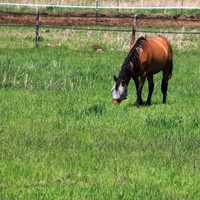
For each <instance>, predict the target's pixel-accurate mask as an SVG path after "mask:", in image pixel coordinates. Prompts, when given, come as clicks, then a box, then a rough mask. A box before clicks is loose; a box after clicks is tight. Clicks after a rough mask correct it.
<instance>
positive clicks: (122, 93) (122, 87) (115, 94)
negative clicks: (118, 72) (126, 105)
mask: <svg viewBox="0 0 200 200" xmlns="http://www.w3.org/2000/svg"><path fill="white" fill-rule="evenodd" d="M114 81H115V84H114V86H113V88H112V103H113V104H115V105H116V104H120V103H121V102H122V101H123V100H125V99H127V96H128V83H127V81H126V80H124V79H122V78H120V77H118V78H117V77H116V76H114Z"/></svg>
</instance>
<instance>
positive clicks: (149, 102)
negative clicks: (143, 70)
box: [146, 74, 154, 106]
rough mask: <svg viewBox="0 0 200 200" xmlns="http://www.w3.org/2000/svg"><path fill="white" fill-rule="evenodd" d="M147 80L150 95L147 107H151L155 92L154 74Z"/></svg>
mask: <svg viewBox="0 0 200 200" xmlns="http://www.w3.org/2000/svg"><path fill="white" fill-rule="evenodd" d="M147 80H148V88H149V94H148V97H147V102H146V105H147V106H150V105H151V97H152V94H153V90H154V82H153V74H150V75H148V76H147Z"/></svg>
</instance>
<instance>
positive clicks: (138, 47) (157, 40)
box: [112, 36, 173, 106]
mask: <svg viewBox="0 0 200 200" xmlns="http://www.w3.org/2000/svg"><path fill="white" fill-rule="evenodd" d="M172 70H173V52H172V47H171V45H170V43H169V42H168V40H167V39H166V38H165V37H163V36H157V37H140V38H139V39H138V40H137V41H136V42H135V44H134V45H133V46H132V48H131V50H130V51H129V54H128V56H127V57H126V59H125V61H124V63H123V65H122V67H121V70H120V72H119V76H118V77H116V76H114V80H115V85H114V87H113V89H112V98H113V104H119V103H120V102H121V101H122V100H124V99H126V98H127V96H128V84H129V81H130V80H131V78H132V79H133V80H134V82H135V86H136V90H137V100H136V105H137V106H140V105H142V104H143V100H142V88H143V85H144V82H145V79H147V80H148V89H149V94H148V98H147V101H146V105H151V96H152V93H153V90H154V81H153V75H154V74H156V73H158V72H160V71H162V72H163V79H162V84H161V90H162V93H163V103H166V97H167V87H168V80H169V79H170V78H171V76H172Z"/></svg>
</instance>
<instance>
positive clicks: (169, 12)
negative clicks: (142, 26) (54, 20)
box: [0, 6, 200, 15]
mask: <svg viewBox="0 0 200 200" xmlns="http://www.w3.org/2000/svg"><path fill="white" fill-rule="evenodd" d="M0 12H16V13H33V14H34V13H36V12H37V11H36V8H30V7H23V6H22V7H10V6H4V7H0ZM39 12H40V13H48V14H67V13H72V12H79V13H85V12H93V13H96V12H98V13H102V14H109V13H113V14H117V13H121V14H123V13H129V14H146V15H150V14H166V15H180V14H183V15H198V14H199V13H200V10H199V9H126V10H125V9H103V8H101V9H98V11H97V10H96V9H93V8H91V9H88V8H85V9H80V8H53V7H47V8H39Z"/></svg>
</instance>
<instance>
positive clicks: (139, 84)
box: [133, 76, 145, 106]
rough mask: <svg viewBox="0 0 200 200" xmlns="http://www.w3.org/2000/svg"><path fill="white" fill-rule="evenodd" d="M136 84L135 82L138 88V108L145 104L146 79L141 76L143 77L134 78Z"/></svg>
mask: <svg viewBox="0 0 200 200" xmlns="http://www.w3.org/2000/svg"><path fill="white" fill-rule="evenodd" d="M133 80H134V82H135V87H136V91H137V100H136V103H135V104H136V106H140V105H143V104H144V102H143V100H142V89H143V86H144V82H145V77H143V76H141V77H139V76H138V77H134V79H133Z"/></svg>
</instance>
